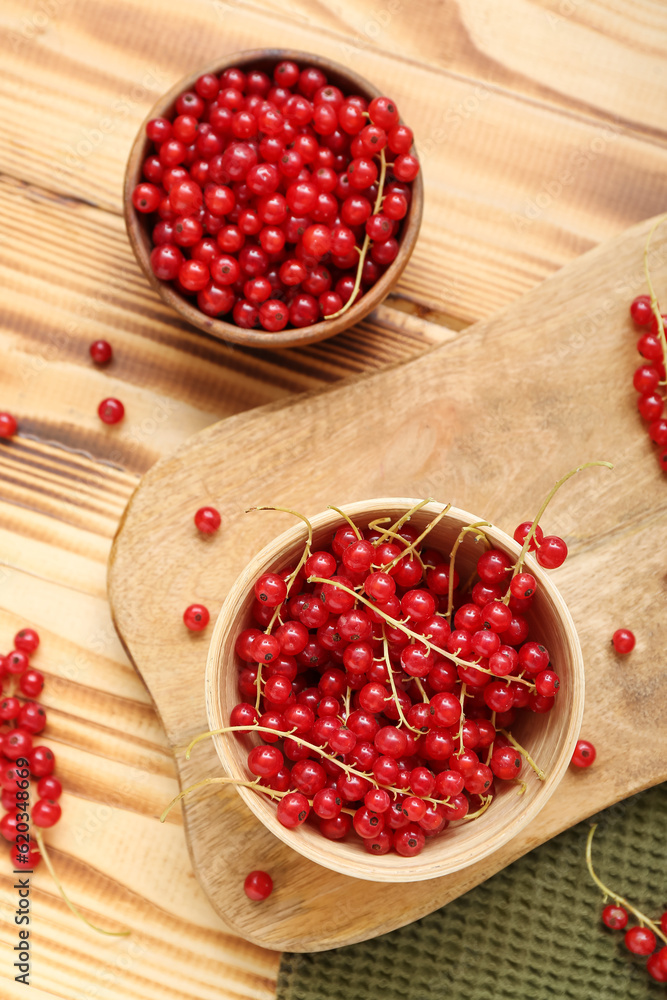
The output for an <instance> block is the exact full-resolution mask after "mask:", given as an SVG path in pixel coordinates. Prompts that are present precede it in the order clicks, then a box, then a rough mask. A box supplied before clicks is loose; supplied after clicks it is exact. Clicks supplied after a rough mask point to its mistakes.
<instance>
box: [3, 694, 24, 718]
mask: <svg viewBox="0 0 667 1000" xmlns="http://www.w3.org/2000/svg"><path fill="white" fill-rule="evenodd" d="M20 711H21V702H20V701H19V700H18V698H3V699H2V701H0V722H11V721H12V719H15V718H16V717H17V715H18V714H19V712H20Z"/></svg>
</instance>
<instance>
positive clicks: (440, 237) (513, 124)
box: [0, 0, 667, 321]
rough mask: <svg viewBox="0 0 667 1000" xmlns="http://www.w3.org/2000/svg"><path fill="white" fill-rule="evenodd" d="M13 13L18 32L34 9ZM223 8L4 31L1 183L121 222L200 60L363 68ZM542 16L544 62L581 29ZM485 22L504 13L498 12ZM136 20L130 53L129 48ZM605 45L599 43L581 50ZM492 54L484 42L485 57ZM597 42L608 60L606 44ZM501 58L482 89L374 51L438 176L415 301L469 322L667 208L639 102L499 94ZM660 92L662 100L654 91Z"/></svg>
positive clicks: (110, 15)
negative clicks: (26, 72)
mask: <svg viewBox="0 0 667 1000" xmlns="http://www.w3.org/2000/svg"><path fill="white" fill-rule="evenodd" d="M12 2H13V3H16V6H15V7H14V8H13V9H14V10H15V21H17V22H19V23H20V18H21V14H22V11H21V8H20V7H19V6H18V3H17V0H12ZM516 2H517V4H518V0H516ZM610 2H611V0H610ZM487 6H488V5H487ZM526 7H527V8H528V10H529V11H531V10H532V8H531V5H530V4H527V3H525V2H524V4H523V7H522V6H521V4H518V6H517V16H518V15H519V14H521V13H522V11H523V10H524V8H526ZM10 9H11V6H10ZM448 9H449V8H448ZM613 9H616V8H615V7H613ZM216 10H217V8H215V7H214V6H211V4H208V3H207V4H204V3H198V4H189V5H188V7H187V13H186V8H184V7H183V6H182V5H179V4H178V3H177V0H167V3H166V5H165V4H163V3H160V4H158V3H157V2H156V0H150V2H145V3H143V4H141V5H140V6H138V5H137V3H136V0H124V2H123V3H121V4H116V3H114V4H111V3H109V2H107V3H100V4H96V5H95V16H94V18H92V17H87V16H86V15H85V12H84V11H85V9H84V8H83V7H81V6H77V5H74V4H73V5H71V6H69V5H68V6H67V7H62V8H61V10H60V14H59V16H58V17H57V18H55V19H53V21H49V24H48V25H47V26H46V28H45V30H44V31H43V32H42V33H40V34H39V37H38V38H37V39H35V41H33V42H31V43H30V45H31V47H30V48H29V49H27V50H26V48H25V47H24V46H22V45H21V46H18V48H17V49H16V50H15V47H14V43H13V40H12V39H13V36H12V35H11V33H8V32H6V33H5V35H4V49H0V51H3V58H4V59H5V61H6V65H7V73H6V76H5V77H4V81H5V82H4V83H2V82H0V87H4V90H2V89H0V109H2V117H3V119H4V120H6V122H7V126H6V127H7V129H8V139H9V138H11V141H7V142H6V143H5V144H3V146H2V151H1V155H2V158H1V159H0V165H1V166H2V170H3V171H4V172H5V173H7V174H9V175H10V176H13V177H18V178H21V179H23V180H28V181H29V182H31V183H34V184H36V185H38V186H39V187H40V188H42V189H53V190H55V191H56V192H57V193H59V194H60V195H63V196H65V197H68V198H76V199H83V200H84V201H88V202H92V203H94V204H97V205H99V206H101V207H102V208H104V209H107V210H109V211H111V212H115V213H119V212H120V209H121V204H120V197H121V180H122V174H123V169H124V164H125V159H126V157H127V154H128V151H129V147H130V144H131V141H132V138H133V136H134V134H135V132H136V129H137V128H138V126H139V124H140V122H141V120H142V118H143V116H144V114H145V113H146V112H147V110H148V109H149V107H150V105H151V103H152V101H153V99H154V98H155V97H156V96H157V95H158V94H159V93H160V92H162V91H163V90H165V89H166V88H167V87H168V86H169V85H170V84H171V83H173V82H174V81H175V80H177V79H178V78H179V76H181V75H183V74H184V73H186V72H188V71H189V70H190V69H191V68H192V66H193V65H194V64H195V63H199V62H201V63H205V62H207V61H208V60H210V59H212V58H214V57H215V56H217V55H218V54H220V53H221V52H230V51H234V50H238V49H243V48H247V47H249V46H254V47H256V46H258V45H261V44H270V45H280V44H289V45H291V46H293V47H294V46H301V47H302V48H304V49H305V50H309V49H311V50H312V49H315V50H317V51H321V52H322V53H323V54H326V55H329V56H331V57H332V58H336V57H337V58H339V59H341V60H342V61H343V62H345V61H346V60H347V61H352V62H355V61H358V56H357V57H356V59H355V56H354V55H352V56H347V55H346V53H345V51H344V38H345V36H343V35H335V34H330V33H329V32H326V33H322V32H321V31H320V30H319V27H318V23H317V21H316V20H313V22H312V23H303V22H299V23H296V24H295V23H294V21H293V20H288V21H285V20H284V19H283V18H274V17H272V16H270V15H268V14H267V13H266V11H264V10H259V9H257V8H255V7H251V6H245V5H238V6H236V5H233V6H232V8H231V10H230V11H227V10H225V17H224V18H223V17H220V18H218V17H217V16H216V14H215V11H216ZM439 10H440V8H439V7H438V8H436V7H433V11H432V13H431V15H430V16H429V17H427V18H426V20H425V22H424V28H423V31H424V33H428V31H429V29H430V28H433V29H434V23H433V18H437V16H438V13H437V11H439ZM473 10H474V8H472V7H470V6H466V8H465V13H464V17H466V16H467V17H468V18H471V19H473V20H474V21H475V30H473V28H472V27H471V28H470V32H471V37H476V35H475V32H477V35H479V34H480V31H481V32H482V36H483V39H484V40H486V41H487V42H488V41H489V39H492V38H493V37H494V36H495V24H496V22H495V15H494V22H493V26H492V28H491V29H487V28H485V27H484V24H485V22H484V16H483V13H479V14H478V15H473V14H472V13H471V12H472V11H473ZM8 13H9V10H8ZM533 13H534V11H533ZM537 13H538V15H539V17H538V21H539V23H540V24H542V21H543V22H544V31H545V32H547V34H546V35H544V36H540V38H541V41H542V46H543V48H544V47H546V48H550V47H551V46H550V45H549V46H547V42H549V43H551V42H552V40H553V39H559V38H564V37H565V36H564V34H563V32H565V35H566V34H567V30H566V29H568V26H574V22H573V21H568V20H565V25H564V26H563V27H562V29H561V31H558V30H556V29H549V28H548V19H547V18H546V17H543V15H544V14H545V12H544V11H543V10H538V11H537ZM486 16H487V18H488V17H491V16H492V15H491V14H490V13H489V12H488V10H486ZM619 17H620V15H619ZM619 17H617V18H616V21H615V24H616V25H617V30H620V24H621V23H622V21H619ZM665 20H667V19H665ZM130 22H131V23H132V26H133V30H132V40H131V43H129V44H127V43H126V44H125V45H124V46H122V47H119V46H118V44H117V42H118V39H119V38H120V36H121V35H122V34H123V32H125V30H126V25H127V23H130ZM394 23H395V25H396V27H395V29H394V30H395V31H401V30H405V31H406V34H407V35H408V37H409V36H410V35H411V34H414V32H415V30H416V28H415V27H414V26H416V25H417V24H419V21H418V19H417V18H413V19H411V18H410V16H409V14H408V12H407V9H406V10H405V11H403V13H402V15H401V17H400V18H399V17H398V16H397V17H396V19H395V22H394ZM446 23H447V22H446V21H445V25H446ZM406 25H412V26H413V27H411V28H410V29H409V30H408V29H407V28H406ZM533 28H534V30H535V31H537V28H536V27H535V26H533ZM420 30H422V29H420ZM634 30H636V29H634ZM634 30H633V32H632V33H631V36H630V37H633V38H634V37H635V36H634ZM665 31H667V24H665V23H664V22H663V21H659V24H658V29H657V30H656V32H655V34H654V35H652V37H655V39H656V42H657V45H658V54H657V55H656V56H655V57H654V58H656V59H657V58H659V52H660V49H659V45H660V44H661V40H662V38H663V35H664V33H665ZM589 36H590V28H589V29H587V30H586V31H584V32H583V36H582V39H581V41H580V42H579V45H578V48H577V50H575V51H580V50H581V48H582V46H585V44H586V39H588V38H589ZM434 37H436V36H435V35H434ZM503 37H504V36H503ZM602 37H603V38H604V36H602ZM477 44H481V41H475V42H473V43H472V46H473V48H474V47H475V45H477ZM498 44H502V42H499V43H498ZM560 44H563V43H560ZM599 44H600V45H601V46H602V48H605V43H603V41H600V43H599ZM606 44H607V45H608V46H609V48H608V49H605V59H606V60H607V62H608V63H609V64H614V65H616V66H618V65H622V66H623V68H624V70H626V72H627V78H626V79H627V83H626V85H625V86H624V87H623V88H621V89H622V94H625V93H627V92H630V93H634V91H633V83H634V78H635V76H637V75H639V76H640V77H641V79H642V81H643V86H642V87H638V91H639V93H640V98H638V103H639V101H640V100H641V96H642V95H646V96H647V97H648V87H649V84H650V80H651V72H652V70H651V66H652V62H651V60H650V59H648V60H647V57H646V54H645V53H644V52H643V51H642V50H640V51H639V53H636V52H634V50H632V49H631V48H630V47H627V48H626V49H624V50H623V52H622V53H619V51H618V49H617V47H616V43H614V44H612V42H611V41H609V42H606ZM513 51H516V50H515V49H514V50H513ZM28 52H31V53H35V52H39V62H40V74H39V80H36V81H31V100H30V101H28V100H23V101H22V100H21V97H22V96H23V97H27V95H26V93H25V90H24V89H22V87H23V85H22V83H21V82H20V81H21V79H22V77H21V74H22V71H23V67H24V65H25V59H26V57H27V55H28ZM621 55H622V57H623V61H622V62H621V63H618V60H619V58H621ZM537 58H539V57H536V59H537ZM489 60H490V61H491V64H492V65H495V58H494V55H493V50H492V53H491V55H490V56H489V57H488V59H484V60H482V69H481V70H480V69H479V67H478V71H479V72H480V75H478V76H466V75H464V74H462V73H459V72H446V73H445V72H443V71H442V70H441V69H437V68H433V67H432V66H430V65H428V63H425V62H424V61H422V60H417V59H415V58H411V59H409V60H406V59H397V57H396V55H395V54H394V53H392V54H391V55H387V54H385V53H384V52H383V51H382V50H381V49H380V48H376V47H371V48H369V49H368V50H365V52H364V57H363V61H364V68H365V71H366V73H367V75H368V76H369V77H370V78H372V79H373V80H374V81H375V82H376V83H377V84H378V85H379V86H383V87H385V88H389V89H392V91H396V92H397V98H400V100H399V104H400V105H401V107H402V108H403V109H404V114H405V117H406V119H407V120H409V121H410V123H411V124H413V126H414V129H415V133H416V137H417V145H418V148H421V153H422V159H423V164H424V176H425V181H426V190H427V211H426V216H425V223H424V226H423V232H422V237H421V239H420V241H419V244H418V247H417V249H416V251H415V255H414V258H413V263H412V264H411V266H410V267H409V268H408V270H407V271H406V273H405V275H404V277H403V278H402V281H401V283H400V285H399V294H400V295H401V296H404V297H405V298H407V299H408V300H409V301H411V302H418V303H419V304H420V305H422V306H426V307H428V308H431V309H435V310H437V311H439V312H444V313H446V314H449V315H453V316H455V317H458V318H459V319H463V320H466V321H471V320H474V319H479V318H482V317H485V316H489V315H490V314H491V313H493V312H494V311H496V310H497V309H498V308H500V307H502V306H504V305H506V304H508V303H509V302H511V301H513V300H514V299H516V298H517V297H518V295H519V294H521V293H522V292H523V291H526V290H527V289H528V288H531V287H533V286H534V285H535V284H536V283H537V282H538V281H540V280H542V279H543V278H544V277H546V276H547V275H548V274H550V273H552V272H553V271H554V270H555V269H557V268H558V267H559V266H561V265H562V264H563V263H565V262H566V261H567V260H570V259H572V257H574V256H576V255H577V254H579V253H581V252H582V251H583V250H585V249H588V247H590V246H591V245H592V244H593V243H596V242H598V241H600V240H601V239H605V238H608V237H610V236H612V235H614V234H616V233H618V232H620V231H622V230H623V229H624V228H625V227H627V226H628V225H630V224H632V223H633V222H636V221H638V220H639V219H641V218H644V217H646V216H648V215H651V214H654V213H655V212H657V211H658V210H659V209H660V207H661V198H662V195H661V192H660V190H659V186H656V185H655V183H654V178H655V177H656V176H659V175H660V174H662V173H664V171H665V167H666V159H667V150H666V149H665V141H664V138H663V137H660V136H657V137H653V136H651V137H648V138H647V137H644V136H642V135H640V134H639V133H638V132H636V131H635V130H633V129H632V128H631V127H627V126H626V124H625V118H626V117H627V115H628V114H630V112H631V110H632V109H631V108H626V109H625V110H624V111H623V114H621V108H622V107H623V104H624V100H625V98H624V97H623V96H621V94H619V93H618V88H616V87H615V86H614V85H613V84H612V83H611V81H610V76H609V73H606V74H605V75H603V76H601V77H598V82H597V88H598V91H599V90H600V88H602V87H603V84H602V83H600V80H604V81H606V82H607V91H606V92H605V103H606V104H607V105H610V106H613V107H614V109H615V115H616V117H614V119H613V121H611V122H609V121H606V120H605V118H604V116H603V117H601V118H597V117H595V116H594V115H591V114H588V115H585V114H574V113H572V112H571V111H569V110H568V111H563V110H561V109H559V108H558V107H555V106H554V105H553V104H548V103H547V104H544V103H541V102H540V101H539V100H536V99H533V98H532V97H531V99H526V97H524V96H523V95H521V94H519V95H517V94H515V93H514V92H513V91H512V90H511V89H508V86H507V84H506V83H501V84H495V83H493V80H492V81H491V83H487V82H486V77H485V76H484V66H487V67H488V61H489ZM582 61H583V60H582ZM549 62H550V64H551V66H552V73H553V74H555V73H556V72H557V71H558V72H559V68H560V66H561V65H562V52H561V53H560V54H559V46H558V45H556V49H555V51H554V53H553V56H551V55H550V58H549ZM626 67H627V69H626ZM524 71H525V67H522V73H523V72H524ZM561 75H562V74H561ZM511 79H512V81H514V79H515V74H514V73H512V76H511ZM612 79H613V78H612ZM658 79H661V78H660V77H658ZM653 86H654V88H655V86H658V84H656V82H655V79H654V80H653ZM663 86H664V85H663ZM17 88H18V89H17ZM573 89H574V90H576V86H575V87H574V88H573ZM133 94H134V96H132V95H133ZM593 97H594V95H591V99H593ZM646 103H647V104H649V105H651V106H652V107H655V106H656V105H657V107H658V108H663V109H664V107H665V98H664V92H663V90H662V89H660V90H658V93H657V95H656V93H655V90H654V91H653V92H652V95H651V99H650V100H647V101H646ZM657 114H658V115H660V114H662V112H661V111H658V112H657ZM16 136H20V138H19V139H17V138H16ZM91 136H92V139H91ZM32 137H35V138H34V139H33V138H32ZM37 137H39V140H38V141H37ZM95 141H97V145H94V142H95ZM77 149H78V150H79V152H77Z"/></svg>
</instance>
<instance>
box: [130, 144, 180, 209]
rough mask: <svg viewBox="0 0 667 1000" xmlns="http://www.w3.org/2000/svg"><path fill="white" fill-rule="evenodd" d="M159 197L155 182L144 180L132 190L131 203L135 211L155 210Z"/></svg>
mask: <svg viewBox="0 0 667 1000" xmlns="http://www.w3.org/2000/svg"><path fill="white" fill-rule="evenodd" d="M180 145H181V144H180V143H179V146H180ZM163 162H164V161H163ZM161 197H162V195H161V193H160V189H159V188H158V187H157V186H156V185H155V184H149V183H147V182H145V181H144V182H142V183H141V184H137V186H136V187H135V189H134V191H133V192H132V204H133V205H134V207H135V208H136V210H137V212H142V213H148V212H155V211H156V209H157V207H158V205H159V204H160V200H161Z"/></svg>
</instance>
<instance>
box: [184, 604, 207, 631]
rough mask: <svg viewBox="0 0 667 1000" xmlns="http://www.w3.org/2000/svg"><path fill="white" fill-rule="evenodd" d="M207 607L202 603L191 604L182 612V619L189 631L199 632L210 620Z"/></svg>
mask: <svg viewBox="0 0 667 1000" xmlns="http://www.w3.org/2000/svg"><path fill="white" fill-rule="evenodd" d="M210 617H211V616H210V614H209V612H208V608H205V607H204V605H203V604H191V605H190V606H189V607H188V608H186V609H185V611H184V612H183V621H184V622H185V624H186V625H187V627H188V628H189V629H190V631H191V632H201V631H202V629H205V628H206V626H207V625H208V623H209V620H210Z"/></svg>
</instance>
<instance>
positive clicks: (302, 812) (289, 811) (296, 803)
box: [277, 792, 310, 830]
mask: <svg viewBox="0 0 667 1000" xmlns="http://www.w3.org/2000/svg"><path fill="white" fill-rule="evenodd" d="M309 812H310V805H309V804H308V799H307V798H306V796H305V795H302V794H301V792H289V793H288V794H287V795H285V796H284V798H282V799H281V800H280V802H279V803H278V809H277V814H278V821H279V822H280V823H282V825H283V826H286V827H287V828H288V829H290V830H291V829H294V828H295V827H297V826H301V824H302V823H303V822H305V820H306V818H307V816H308V813H309Z"/></svg>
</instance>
